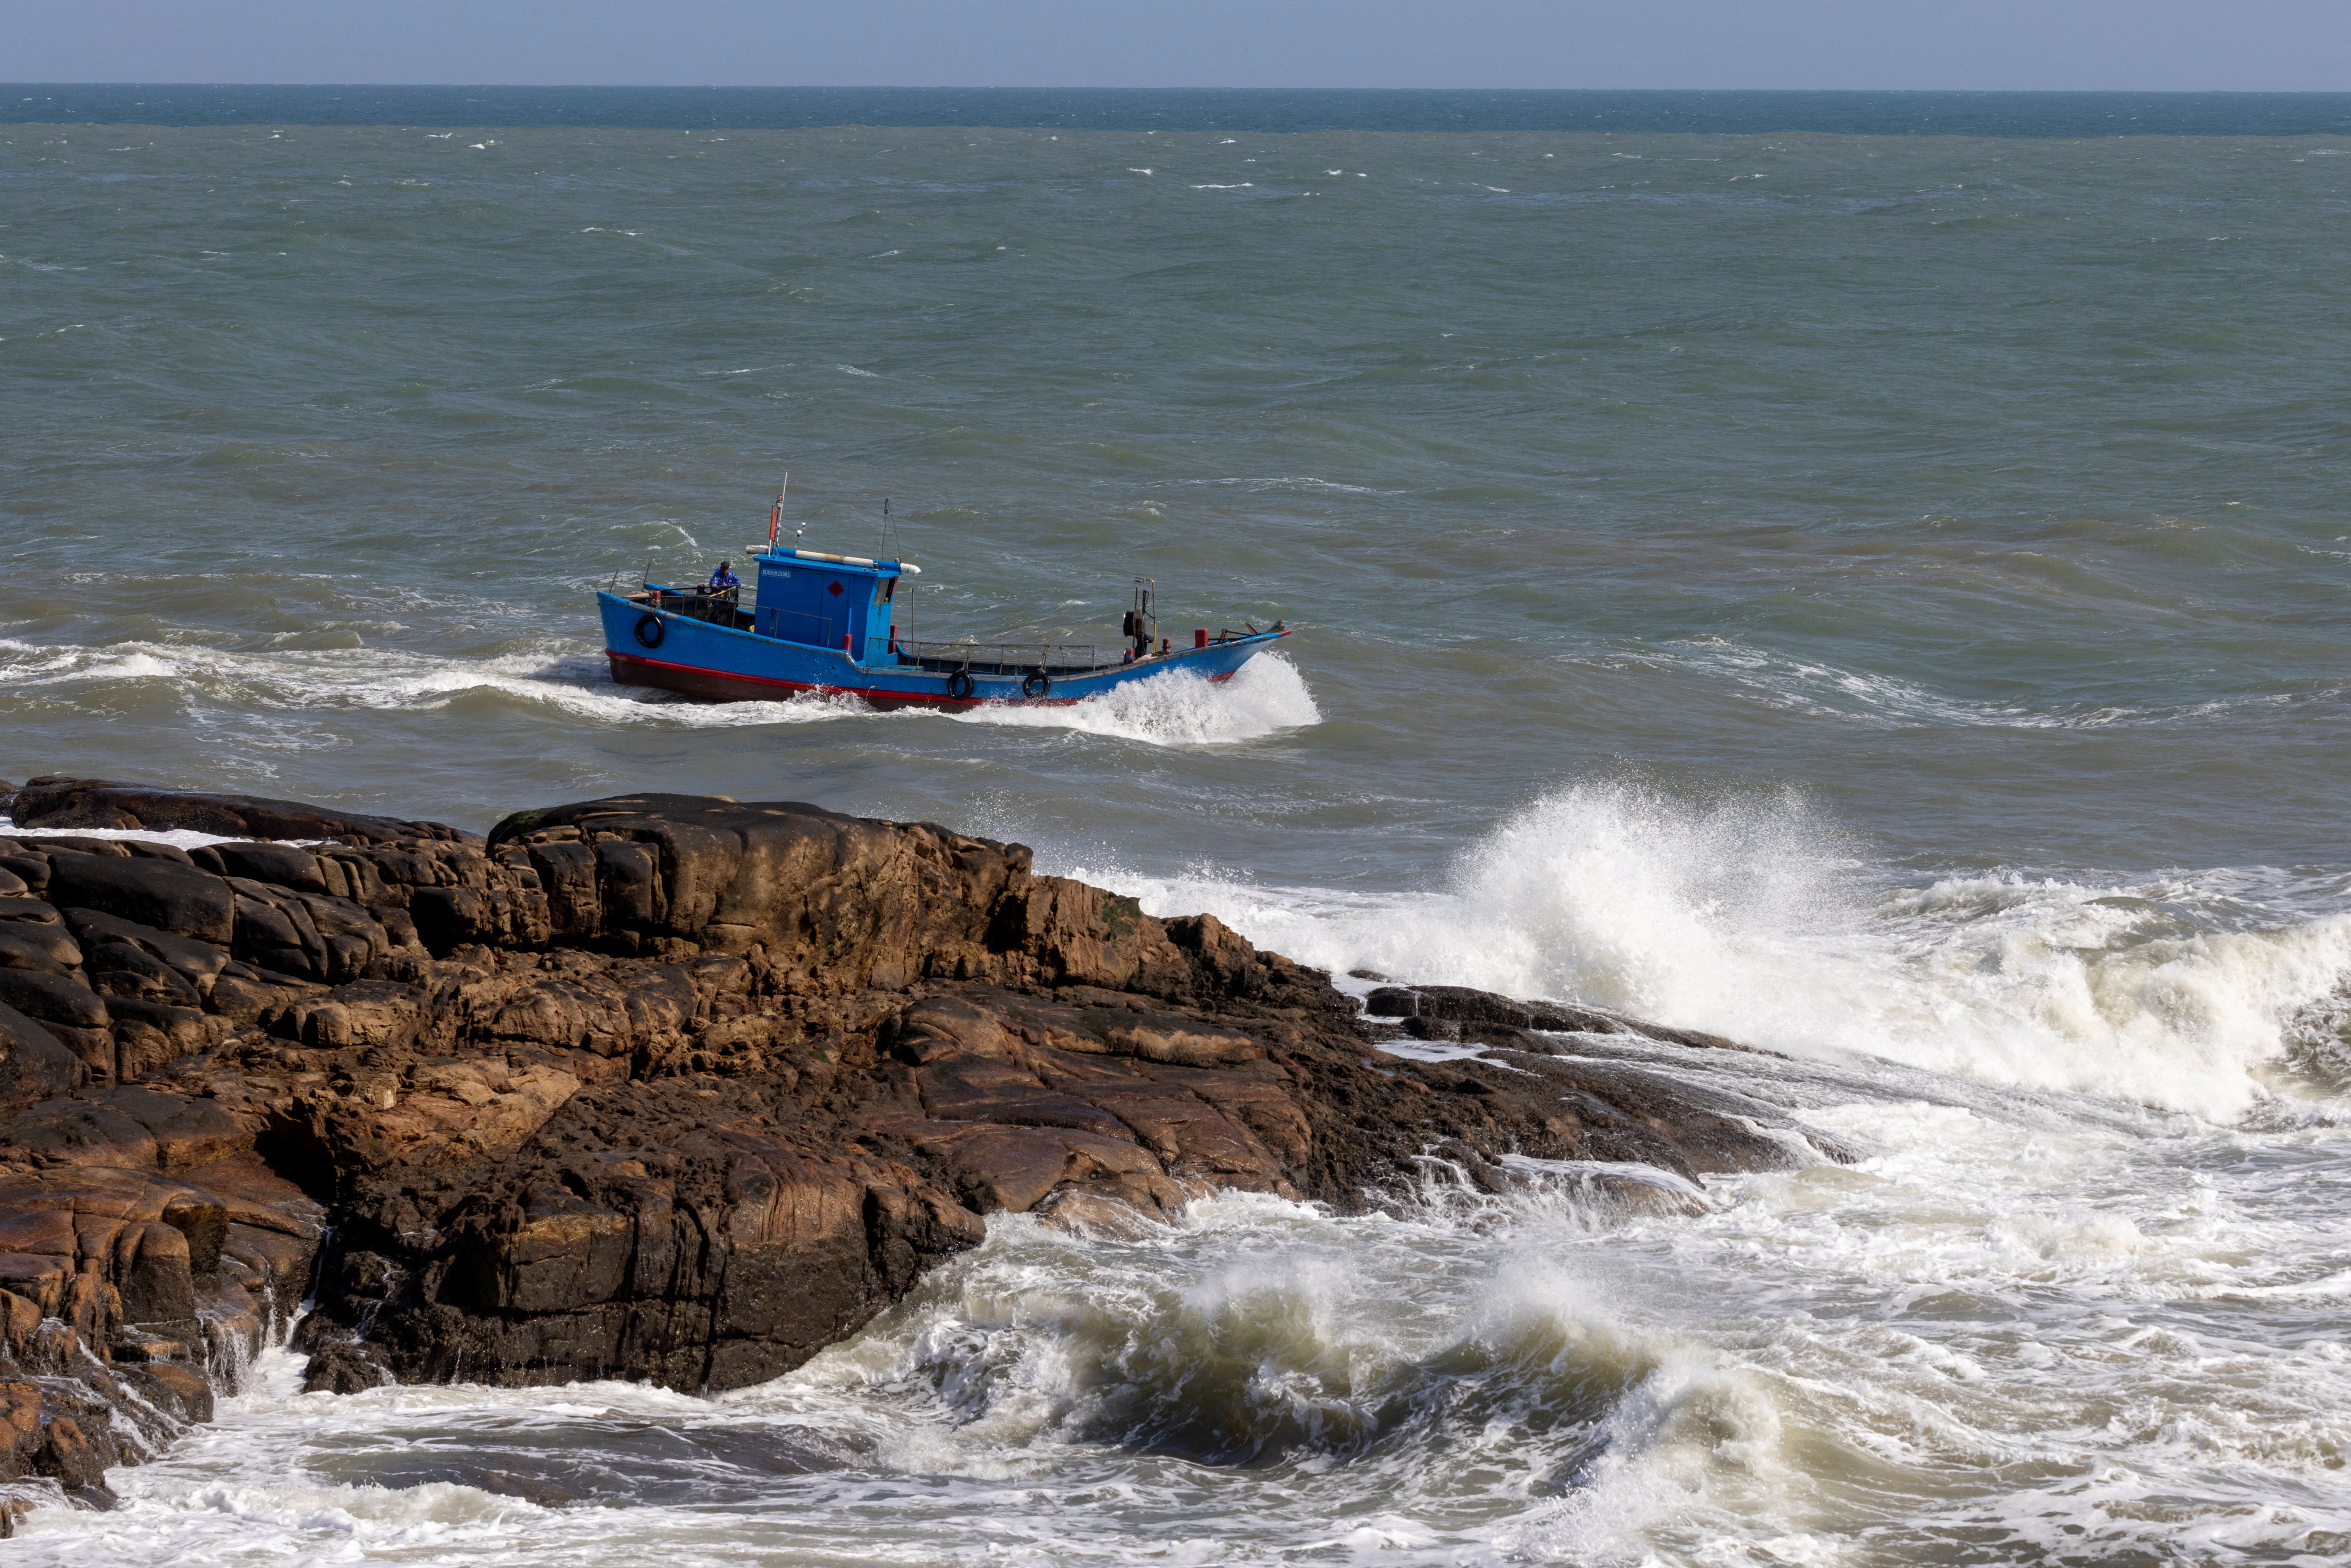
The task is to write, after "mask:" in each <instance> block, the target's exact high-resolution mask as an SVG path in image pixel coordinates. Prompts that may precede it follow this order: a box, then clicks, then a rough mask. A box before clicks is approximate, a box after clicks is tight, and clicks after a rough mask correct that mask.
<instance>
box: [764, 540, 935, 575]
mask: <svg viewBox="0 0 2351 1568" xmlns="http://www.w3.org/2000/svg"><path fill="white" fill-rule="evenodd" d="M743 553H744V554H745V555H747V556H767V557H768V558H769V559H773V558H775V557H777V556H779V555H781V556H790V557H792V558H793V559H797V560H833V561H839V562H840V563H841V565H843V566H870V567H872V568H873V569H875V570H881V569H882V568H883V567H885V566H886V567H891V568H893V569H895V570H899V571H903V572H906V573H908V574H909V575H911V576H914V577H920V576H922V575H923V569H922V568H921V567H919V566H916V565H915V564H914V562H913V561H911V560H870V559H867V558H865V557H864V556H862V555H827V554H826V553H825V552H824V551H822V550H820V549H768V547H766V546H765V545H745V546H744V547H743Z"/></svg>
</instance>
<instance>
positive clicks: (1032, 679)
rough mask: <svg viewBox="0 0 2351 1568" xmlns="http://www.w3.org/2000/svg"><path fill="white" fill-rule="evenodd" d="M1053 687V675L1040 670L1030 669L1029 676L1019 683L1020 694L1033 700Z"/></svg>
mask: <svg viewBox="0 0 2351 1568" xmlns="http://www.w3.org/2000/svg"><path fill="white" fill-rule="evenodd" d="M1052 689H1053V677H1052V676H1050V675H1049V674H1046V673H1045V672H1044V671H1042V670H1031V671H1029V678H1028V679H1027V680H1025V681H1022V682H1021V683H1020V695H1022V696H1024V697H1027V698H1029V700H1030V701H1031V702H1034V701H1035V700H1036V699H1037V698H1039V697H1041V696H1043V695H1045V694H1046V693H1047V692H1050V691H1051V690H1052Z"/></svg>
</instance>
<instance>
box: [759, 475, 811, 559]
mask: <svg viewBox="0 0 2351 1568" xmlns="http://www.w3.org/2000/svg"><path fill="white" fill-rule="evenodd" d="M791 487H792V474H791V470H790V469H789V468H787V469H785V470H784V483H783V486H782V487H781V488H779V489H778V490H777V492H776V508H775V510H774V511H771V512H769V513H768V549H774V548H775V546H776V530H777V529H778V528H782V527H783V526H784V492H785V491H787V490H789V489H790V488H791ZM800 527H802V528H806V527H808V525H807V524H806V523H802V524H801V525H800ZM792 537H793V538H799V535H797V534H795V535H793V536H792Z"/></svg>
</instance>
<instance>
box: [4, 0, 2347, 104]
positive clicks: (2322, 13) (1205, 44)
mask: <svg viewBox="0 0 2351 1568" xmlns="http://www.w3.org/2000/svg"><path fill="white" fill-rule="evenodd" d="M0 81H153V82H165V81H176V82H191V81H194V82H468V83H471V82H497V83H514V84H564V83H596V84H610V85H622V84H644V85H657V86H658V85H676V84H726V85H752V86H893V87H925V86H929V87H1586V88H1638V87H1655V88H2060V89H2062V88H2074V89H2098V88H2113V89H2150V90H2159V89H2242V90H2277V89H2296V90H2320V91H2341V90H2351V0H1944V3H1942V4H1928V3H1926V0H1605V3H1597V0H1591V3H1587V0H1442V3H1438V0H963V3H960V4H952V3H946V0H824V3H821V4H808V3H805V0H664V3H661V4H630V3H626V0H397V3H394V4H382V3H378V4H370V5H360V4H354V3H351V0H340V3H339V0H0Z"/></svg>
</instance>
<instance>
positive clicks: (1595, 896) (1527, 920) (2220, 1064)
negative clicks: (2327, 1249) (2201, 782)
mask: <svg viewBox="0 0 2351 1568" xmlns="http://www.w3.org/2000/svg"><path fill="white" fill-rule="evenodd" d="M1057 869H1066V870H1068V871H1069V873H1070V874H1072V875H1076V876H1080V877H1082V878H1085V879H1087V880H1092V881H1096V882H1101V883H1105V884H1107V885H1112V886H1115V887H1118V888H1120V889H1121V890H1122V891H1124V892H1127V893H1130V894H1134V895H1136V896H1138V897H1140V898H1142V899H1143V901H1144V907H1145V908H1146V909H1147V910H1150V911H1151V912H1152V913H1155V914H1161V915H1177V914H1189V913H1193V912H1195V911H1197V910H1204V909H1205V910H1207V911H1209V912H1211V913H1214V914H1216V915H1218V916H1219V917H1220V918H1222V919H1224V920H1225V921H1226V922H1227V923H1228V924H1230V925H1233V926H1234V927H1235V928H1236V929H1238V930H1239V931H1241V932H1243V933H1244V934H1246V935H1248V936H1250V937H1251V939H1253V940H1255V941H1257V942H1258V943H1259V944H1260V945H1261V946H1269V947H1272V948H1274V949H1276V950H1278V951H1280V952H1283V953H1285V954H1287V955H1289V956H1291V957H1293V958H1296V959H1298V960H1300V961H1301V962H1304V963H1309V964H1313V965H1316V966H1319V967H1326V968H1329V969H1331V970H1332V971H1334V972H1338V973H1343V972H1344V971H1347V970H1350V969H1356V968H1364V969H1369V970H1374V971H1377V972H1379V973H1382V974H1384V975H1388V976H1392V977H1396V978H1399V979H1404V980H1408V981H1419V982H1423V983H1441V984H1453V985H1467V986H1476V987H1479V988H1484V989H1488V990H1494V991H1500V992H1503V993H1506V994H1508V995H1511V996H1517V997H1552V998H1562V999H1573V1000H1583V1001H1588V1002H1596V1003H1600V1004H1603V1005H1605V1006H1609V1007H1614V1008H1620V1009H1624V1010H1625V1011H1627V1012H1631V1013H1635V1014H1637V1015H1641V1016H1645V1017H1650V1018H1655V1019H1659V1020H1661V1021H1664V1022H1668V1023H1673V1024H1677V1025H1681V1026H1684V1027H1690V1028H1698V1029H1705V1030H1714V1031H1717V1032H1719V1033H1722V1034H1726V1035H1729V1036H1731V1037H1732V1038H1734V1039H1738V1040H1745V1041H1748V1042H1750V1043H1752V1044H1757V1045H1762V1046H1767V1047H1770V1048H1772V1049H1776V1050H1781V1051H1792V1052H1796V1053H1799V1054H1810V1055H1815V1056H1837V1055H1850V1054H1854V1053H1861V1054H1866V1055H1870V1056H1877V1057H1886V1058H1891V1059H1893V1060H1895V1061H1901V1062H1904V1063H1907V1064H1908V1065H1911V1066H1915V1067H1923V1068H1930V1069H1933V1070H1935V1071H1942V1072H1950V1073H1959V1074H1963V1075H1968V1076H1972V1077H1976V1078H1979V1079H1982V1080H1985V1081H1989V1082H1999V1083H2009V1084H2016V1085H2020V1086H2023V1087H2027V1088H2033V1089H2043V1090H2055V1091H2064V1092H2078V1093H2087V1094H2094V1095H2100V1096H2105V1097H2108V1098H2113V1099H2120V1100H2126V1101H2131V1102H2136V1103H2146V1104H2151V1105H2156V1106H2160V1107H2166V1108H2169V1109H2174V1110H2185V1111H2193V1112H2196V1113H2199V1114H2203V1115H2208V1116H2213V1117H2218V1118H2220V1119H2229V1118H2233V1117H2235V1116H2238V1115H2241V1114H2242V1113H2244V1112H2245V1111H2246V1110H2247V1109H2248V1108H2249V1107H2251V1106H2252V1104H2253V1103H2255V1102H2256V1101H2259V1100H2262V1098H2264V1097H2265V1096H2269V1095H2272V1094H2275V1093H2279V1092H2297V1091H2298V1089H2299V1087H2301V1086H2300V1085H2298V1084H2297V1083H2296V1082H2294V1081H2293V1080H2291V1079H2290V1078H2288V1077H2285V1076H2283V1075H2282V1069H2283V1067H2284V1065H2285V1061H2286V1058H2287V1056H2288V1054H2289V1051H2290V1049H2291V1047H2292V1045H2293V1039H2294V1035H2295V1032H2296V1031H2297V1030H2300V1031H2302V1032H2304V1033H2307V1032H2308V1031H2309V1030H2312V1029H2313V1028H2316V1029H2317V1030H2320V1031H2321V1032H2322V1033H2323V1032H2324V1031H2325V1030H2327V1029H2329V1028H2333V1027H2335V1024H2334V1023H2333V1022H2330V1021H2329V1020H2331V1019H2334V1018H2335V1013H2336V1012H2346V1013H2351V998H2346V995H2345V992H2344V987H2345V984H2346V977H2351V913H2346V912H2344V910H2343V909H2342V906H2341V904H2340V903H2336V904H2335V906H2334V907H2333V908H2331V909H2323V910H2317V911H2314V910H2312V909H2310V908H2307V907H2298V908H2297V907H2264V906H2263V905H2262V904H2258V903H2255V902H2251V901H2249V900H2248V898H2247V896H2246V888H2247V884H2248V878H2247V877H2246V875H2245V874H2244V873H2211V874H2210V878H2209V881H2210V883H2211V886H2210V888H2209V889H2208V888H2207V887H2206V886H2205V885H2204V883H2206V881H2207V880H2208V879H2207V878H2205V877H2201V876H2199V875H2197V874H2194V873H2175V874H2172V875H2169V876H2166V877H2161V878H2146V877H2141V878H2126V877H2111V878H2101V877H2092V876H2086V875H2082V874H2074V875H2070V876H2055V875H2027V874H2024V873H2005V874H1990V875H1984V874H1970V875H1955V876H1949V877H1942V878H1937V879H1934V880H1931V881H1929V882H1927V883H1925V884H1924V885H1916V884H1904V883H1901V882H1899V881H1898V880H1896V879H1894V878H1892V877H1891V876H1889V875H1888V874H1886V873H1881V872H1879V871H1876V869H1874V868H1873V867H1871V866H1870V865H1869V864H1868V863H1867V861H1866V858H1865V853H1864V846H1862V845H1861V844H1860V843H1859V842H1858V841H1855V840H1854V839H1852V838H1851V836H1850V835H1848V834H1846V833H1844V831H1841V830H1839V829H1838V828H1837V827H1836V826H1835V825H1834V824H1833V823H1830V822H1827V821H1823V819H1821V818H1820V817H1819V816H1818V815H1817V814H1816V813H1815V812H1813V810H1811V809H1810V808H1809V807H1808V806H1807V805H1806V804H1805V803H1804V802H1803V801H1802V799H1801V798H1798V797H1794V796H1749V797H1740V798H1733V799H1729V800H1723V801H1719V802H1716V803H1713V804H1694V803H1691V802H1689V801H1687V800H1677V799H1674V798H1671V797H1668V796H1666V795H1663V794H1660V793H1658V792H1656V791H1654V790H1649V789H1640V788H1636V787H1631V786H1624V785H1616V784H1607V783H1584V784H1577V785H1573V786H1570V787H1568V788H1565V789H1559V790H1556V791H1554V792H1552V793H1551V794H1548V795H1546V796H1544V797H1542V798H1541V799H1540V800H1536V801H1534V802H1532V803H1531V804H1530V805H1528V806H1526V807H1524V808H1522V809H1521V810H1519V811H1517V812H1516V813H1514V814H1513V815H1512V816H1511V817H1510V818H1509V819H1508V820H1506V821H1503V822H1502V823H1500V824H1499V825H1498V826H1497V827H1495V828H1494V829H1493V830H1492V831H1490V832H1489V833H1488V834H1487V835H1486V836H1485V837H1484V838H1483V839H1481V840H1480V841H1478V842H1476V843H1474V844H1472V845H1471V846H1470V847H1468V849H1467V850H1465V851H1464V852H1462V853H1461V854H1460V855H1459V856H1458V858H1457V860H1456V862H1455V863H1454V865H1453V867H1452V869H1451V871H1450V873H1449V874H1448V875H1447V877H1446V878H1445V880H1444V881H1443V882H1442V883H1440V884H1439V885H1437V886H1436V887H1432V888H1428V889H1426V890H1424V891H1421V892H1418V893H1414V894H1405V895H1402V896H1377V897H1364V896H1361V895H1351V894H1343V893H1334V892H1331V891H1328V890H1322V889H1314V888H1296V887H1273V886H1267V885H1262V884H1259V883H1253V882H1251V881H1249V880H1247V879H1245V878H1242V877H1238V876H1229V875H1223V874H1219V873H1216V872H1214V871H1208V872H1204V873H1196V874H1192V875H1186V876H1181V877H1174V878H1165V877H1151V876H1144V875H1137V874H1134V873H1125V872H1123V871H1121V870H1119V869H1118V868H1115V867H1101V866H1083V865H1080V866H1072V867H1067V868H1057Z"/></svg>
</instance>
